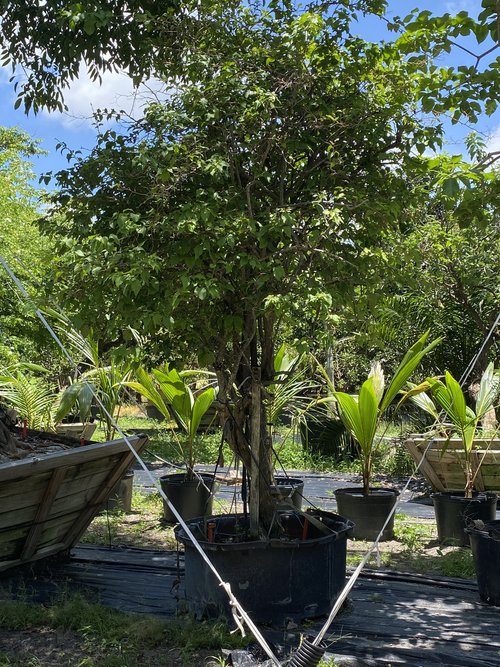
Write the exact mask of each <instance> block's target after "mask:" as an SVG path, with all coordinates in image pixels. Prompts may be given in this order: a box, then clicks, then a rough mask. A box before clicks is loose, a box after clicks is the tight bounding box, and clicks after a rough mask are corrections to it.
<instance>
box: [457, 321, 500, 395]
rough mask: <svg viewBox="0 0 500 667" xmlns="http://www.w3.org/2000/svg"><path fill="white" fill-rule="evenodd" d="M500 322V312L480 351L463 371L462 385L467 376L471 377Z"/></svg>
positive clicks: (460, 381)
mask: <svg viewBox="0 0 500 667" xmlns="http://www.w3.org/2000/svg"><path fill="white" fill-rule="evenodd" d="M499 323H500V313H499V314H498V315H497V319H496V320H495V321H494V323H493V326H492V327H491V329H490V330H489V332H488V334H487V336H486V338H485V339H484V341H483V344H482V345H481V347H480V348H479V351H478V352H477V354H476V355H475V356H474V357H472V359H471V360H470V362H469V365H468V366H467V368H466V369H465V371H464V372H463V375H462V377H461V378H460V380H459V384H460V386H462V385H463V384H464V383H465V382H466V381H467V378H468V377H469V375H470V374H471V373H472V371H473V370H474V366H475V365H476V364H477V360H478V359H479V357H480V356H481V353H482V351H483V350H484V348H485V347H486V343H487V342H488V341H489V339H490V338H491V337H492V336H493V332H494V331H495V329H496V328H497V326H498V325H499Z"/></svg>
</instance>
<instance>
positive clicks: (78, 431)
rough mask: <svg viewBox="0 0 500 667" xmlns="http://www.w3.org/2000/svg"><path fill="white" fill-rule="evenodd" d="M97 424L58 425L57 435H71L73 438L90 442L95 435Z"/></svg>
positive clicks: (75, 423)
mask: <svg viewBox="0 0 500 667" xmlns="http://www.w3.org/2000/svg"><path fill="white" fill-rule="evenodd" d="M96 428H97V424H95V423H92V424H82V422H74V423H72V424H70V423H68V424H58V425H57V426H56V431H57V433H60V434H61V435H69V436H71V437H73V438H77V439H82V440H90V439H91V438H92V436H93V435H94V431H95V430H96Z"/></svg>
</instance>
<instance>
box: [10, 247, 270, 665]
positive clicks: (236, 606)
mask: <svg viewBox="0 0 500 667" xmlns="http://www.w3.org/2000/svg"><path fill="white" fill-rule="evenodd" d="M0 264H2V265H3V267H4V269H5V270H6V271H7V273H8V275H9V276H10V278H11V279H12V281H13V282H14V284H15V285H16V287H17V289H18V290H19V291H20V292H21V294H22V295H23V296H24V297H25V299H27V300H28V301H29V302H30V303H31V304H32V305H33V306H34V307H35V313H36V315H37V316H38V318H39V319H40V321H41V322H42V324H43V325H44V327H45V328H46V329H47V331H48V332H49V333H50V335H51V336H52V338H53V339H54V341H55V342H56V343H57V345H58V346H59V347H60V349H61V350H62V352H63V353H64V355H65V357H66V358H67V359H68V360H69V362H70V363H71V364H72V366H73V367H74V369H75V370H76V371H77V373H79V370H78V367H77V364H76V362H75V361H74V359H73V358H72V356H71V354H70V353H69V352H68V350H67V349H66V347H65V346H64V344H63V343H62V341H61V340H60V338H59V337H58V336H57V334H56V333H55V332H54V330H53V329H52V327H51V326H50V324H49V323H48V322H47V320H46V319H45V317H44V315H43V313H42V312H41V311H40V310H39V309H38V308H37V307H36V305H35V304H34V303H33V301H32V299H31V298H30V296H29V294H28V293H27V292H26V290H25V289H24V287H23V285H22V283H21V282H20V281H19V279H18V278H17V276H16V275H15V274H14V273H13V271H12V270H11V269H10V267H9V266H8V264H7V262H6V261H5V259H4V258H3V257H2V256H1V255H0ZM82 380H83V382H85V383H86V384H87V386H88V388H89V389H90V391H91V393H92V395H93V397H94V398H95V399H96V401H97V403H98V405H99V407H100V408H101V409H102V411H103V412H104V413H105V414H106V416H107V417H108V418H109V419H110V420H111V422H112V423H113V427H114V428H115V429H116V431H117V432H118V433H119V434H120V436H121V437H122V438H123V440H124V441H125V443H126V444H127V446H128V448H129V449H130V451H131V452H132V454H133V455H134V457H135V458H136V460H137V462H138V463H139V465H140V466H141V468H142V469H143V470H144V472H145V473H146V474H147V476H148V477H149V479H150V481H151V482H152V483H153V486H155V487H156V488H157V490H158V492H159V493H160V495H161V497H162V498H163V499H164V500H165V501H166V503H167V505H168V507H169V508H170V510H171V511H172V512H173V514H174V516H175V517H176V519H177V520H178V522H179V523H180V525H181V526H182V528H183V529H184V531H185V533H186V535H187V536H188V537H189V539H190V540H191V541H192V543H193V546H194V547H195V548H196V550H197V551H198V553H199V554H200V556H201V557H202V558H203V560H204V561H205V563H206V564H207V565H208V567H209V568H210V570H211V571H212V573H213V574H214V576H215V577H216V579H217V581H218V582H219V586H221V587H222V588H224V590H225V591H226V593H227V595H228V597H229V601H230V605H231V609H232V613H233V618H234V621H235V623H236V625H237V626H238V628H239V629H240V631H241V632H242V633H243V635H244V628H243V625H242V621H244V622H245V623H246V625H247V626H248V628H249V630H250V631H251V632H252V634H253V636H254V637H255V639H256V640H257V641H258V642H259V644H260V645H261V647H262V649H263V650H264V651H265V653H266V655H267V656H268V657H269V658H270V659H271V661H272V663H273V664H274V665H276V667H282V665H281V663H280V661H279V660H278V658H276V656H275V655H274V653H273V651H272V650H271V648H270V646H269V645H268V643H267V642H266V640H265V639H264V637H263V636H262V634H261V633H260V631H259V629H258V628H257V626H256V625H255V624H254V622H253V621H252V619H251V618H250V617H249V616H248V614H247V613H246V612H245V610H244V609H243V607H242V606H241V604H240V603H239V602H238V600H237V599H236V597H235V595H234V593H233V592H232V591H231V585H230V584H229V583H227V582H225V581H223V579H222V577H221V576H220V574H219V573H218V572H217V570H216V568H215V567H214V565H213V564H212V561H211V560H210V559H209V558H208V556H207V555H206V553H205V552H204V550H203V549H202V548H201V546H200V544H199V543H198V541H197V540H196V538H195V536H194V535H193V533H192V532H191V530H190V529H189V527H188V526H187V525H186V523H185V521H184V519H183V518H182V517H181V515H180V514H179V512H178V511H177V509H176V508H175V507H174V505H173V504H172V503H171V502H170V500H169V499H168V497H167V496H166V494H165V492H164V491H163V490H162V488H161V486H160V485H159V482H158V480H157V479H156V478H155V477H154V476H153V475H152V473H151V471H150V470H149V469H148V467H147V466H146V464H145V463H144V461H143V460H142V458H141V457H140V455H139V454H138V453H137V452H136V450H135V449H134V447H133V446H132V444H131V443H130V440H129V439H128V437H127V436H126V434H125V433H124V432H123V431H122V429H121V428H120V427H119V426H118V424H117V423H116V422H115V420H114V417H113V416H112V415H110V414H109V412H108V410H107V409H106V407H105V406H104V405H103V403H102V401H101V400H100V398H99V397H98V396H97V394H96V392H95V391H94V388H93V387H92V386H91V385H90V384H89V383H88V382H87V381H86V380H85V379H84V378H82Z"/></svg>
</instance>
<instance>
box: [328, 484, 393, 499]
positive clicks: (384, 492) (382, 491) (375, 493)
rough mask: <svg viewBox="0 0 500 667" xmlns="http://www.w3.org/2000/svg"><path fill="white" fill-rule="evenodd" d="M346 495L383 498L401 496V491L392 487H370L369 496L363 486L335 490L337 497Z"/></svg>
mask: <svg viewBox="0 0 500 667" xmlns="http://www.w3.org/2000/svg"><path fill="white" fill-rule="evenodd" d="M337 493H338V494H339V495H345V496H349V495H352V496H356V497H359V496H363V497H364V498H372V497H373V498H381V497H384V496H396V497H397V496H399V495H400V491H399V489H395V488H392V487H387V486H370V487H369V494H368V495H365V494H364V493H363V487H362V486H345V487H342V488H340V489H335V491H334V494H335V495H337Z"/></svg>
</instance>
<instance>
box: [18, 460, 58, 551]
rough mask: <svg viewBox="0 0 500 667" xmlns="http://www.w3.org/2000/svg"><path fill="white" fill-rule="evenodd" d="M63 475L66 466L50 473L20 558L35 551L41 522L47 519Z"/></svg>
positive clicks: (41, 526) (41, 525)
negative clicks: (50, 475)
mask: <svg viewBox="0 0 500 667" xmlns="http://www.w3.org/2000/svg"><path fill="white" fill-rule="evenodd" d="M65 475H66V468H56V469H55V470H54V472H53V473H52V477H51V479H50V482H49V483H48V485H47V488H46V490H45V494H44V496H43V498H42V502H41V503H40V506H39V508H38V512H37V513H36V516H35V519H34V521H33V524H32V526H31V529H30V531H29V533H28V537H27V538H26V542H25V544H24V547H23V550H22V552H21V560H27V559H29V558H31V556H32V555H33V554H34V553H35V551H36V547H37V542H38V539H39V537H40V535H41V533H42V529H43V522H44V521H45V520H46V519H47V517H48V516H49V514H50V512H51V510H52V505H53V503H54V500H55V498H56V495H57V492H58V491H59V488H60V486H61V483H62V481H63V479H64V477H65Z"/></svg>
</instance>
